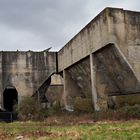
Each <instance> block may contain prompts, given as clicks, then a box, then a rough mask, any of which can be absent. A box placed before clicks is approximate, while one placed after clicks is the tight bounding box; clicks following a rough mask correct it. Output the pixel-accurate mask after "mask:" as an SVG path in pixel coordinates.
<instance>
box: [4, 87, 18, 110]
mask: <svg viewBox="0 0 140 140" xmlns="http://www.w3.org/2000/svg"><path fill="white" fill-rule="evenodd" d="M17 103H18V92H17V90H16V88H15V87H14V86H7V87H6V88H5V90H4V92H3V107H4V108H5V109H6V110H7V111H10V112H13V107H14V105H15V104H17Z"/></svg>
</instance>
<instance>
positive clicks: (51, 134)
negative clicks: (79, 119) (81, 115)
mask: <svg viewBox="0 0 140 140" xmlns="http://www.w3.org/2000/svg"><path fill="white" fill-rule="evenodd" d="M19 136H21V137H22V136H23V138H22V139H26V140H28V139H29V140H30V139H39V140H48V139H52V140H54V139H58V140H67V139H71V140H81V139H82V140H91V139H92V140H139V139H140V120H135V121H134V120H133V121H107V122H105V121H104V122H92V123H90V122H89V123H88V124H87V123H85V124H84V123H81V124H80V123H79V124H77V123H75V124H66V125H64V124H63V125H61V124H59V125H58V123H57V120H56V124H55V123H53V124H49V125H48V123H47V122H38V123H37V122H14V123H0V140H2V139H3V140H6V139H8V140H10V139H16V138H18V137H19Z"/></svg>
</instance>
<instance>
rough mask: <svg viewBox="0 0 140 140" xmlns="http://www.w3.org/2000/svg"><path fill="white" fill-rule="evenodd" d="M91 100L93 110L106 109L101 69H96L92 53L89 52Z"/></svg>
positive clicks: (106, 92)
mask: <svg viewBox="0 0 140 140" xmlns="http://www.w3.org/2000/svg"><path fill="white" fill-rule="evenodd" d="M90 68H91V88H92V101H93V105H94V109H95V111H100V110H106V109H107V100H108V95H107V94H108V91H107V89H108V88H107V84H106V82H105V81H104V79H103V78H104V77H103V75H102V74H103V72H102V70H100V69H99V70H98V68H97V65H96V62H95V60H94V58H93V54H90Z"/></svg>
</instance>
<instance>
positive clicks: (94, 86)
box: [90, 54, 100, 111]
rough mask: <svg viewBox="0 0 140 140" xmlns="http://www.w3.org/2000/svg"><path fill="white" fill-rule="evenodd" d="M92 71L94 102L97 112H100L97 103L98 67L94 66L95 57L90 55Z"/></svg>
mask: <svg viewBox="0 0 140 140" xmlns="http://www.w3.org/2000/svg"><path fill="white" fill-rule="evenodd" d="M90 69H91V88H92V102H93V107H94V110H95V111H99V110H100V107H99V106H98V103H97V88H96V65H95V64H93V55H92V54H90Z"/></svg>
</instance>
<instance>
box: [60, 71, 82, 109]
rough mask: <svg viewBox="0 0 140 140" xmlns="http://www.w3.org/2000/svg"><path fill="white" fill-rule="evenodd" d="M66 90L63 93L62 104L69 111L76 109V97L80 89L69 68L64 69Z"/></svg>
mask: <svg viewBox="0 0 140 140" xmlns="http://www.w3.org/2000/svg"><path fill="white" fill-rule="evenodd" d="M63 80H64V92H63V95H62V106H64V108H65V109H66V110H68V111H73V109H74V99H75V97H76V96H78V95H79V93H80V89H79V87H78V86H77V85H76V83H75V81H74V80H73V79H72V78H71V75H70V73H69V72H67V70H63Z"/></svg>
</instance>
